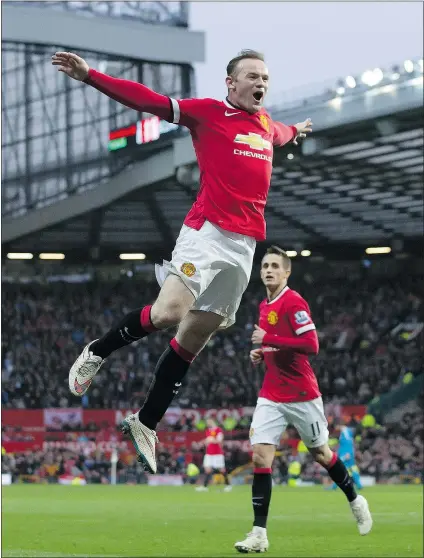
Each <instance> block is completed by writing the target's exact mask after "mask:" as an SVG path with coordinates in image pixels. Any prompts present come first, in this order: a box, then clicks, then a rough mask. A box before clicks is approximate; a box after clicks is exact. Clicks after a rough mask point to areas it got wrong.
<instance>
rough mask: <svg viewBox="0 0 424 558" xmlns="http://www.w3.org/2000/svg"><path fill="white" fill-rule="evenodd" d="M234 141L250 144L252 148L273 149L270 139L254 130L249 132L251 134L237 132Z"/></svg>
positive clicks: (258, 149)
mask: <svg viewBox="0 0 424 558" xmlns="http://www.w3.org/2000/svg"><path fill="white" fill-rule="evenodd" d="M234 141H235V143H243V144H245V145H248V146H249V147H250V148H251V149H256V150H257V151H263V150H264V149H267V150H268V151H271V149H272V146H271V142H270V141H268V140H265V139H264V138H263V137H262V136H260V135H259V134H255V133H253V132H249V134H237V135H236V137H235V140H234Z"/></svg>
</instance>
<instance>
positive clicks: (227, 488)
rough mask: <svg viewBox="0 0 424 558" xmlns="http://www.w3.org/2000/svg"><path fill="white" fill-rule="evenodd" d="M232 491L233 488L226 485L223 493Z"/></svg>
mask: <svg viewBox="0 0 424 558" xmlns="http://www.w3.org/2000/svg"><path fill="white" fill-rule="evenodd" d="M232 489H233V487H232V486H231V484H227V485H226V487H225V488H224V492H231V491H232Z"/></svg>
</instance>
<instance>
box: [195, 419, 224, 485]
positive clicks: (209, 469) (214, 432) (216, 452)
mask: <svg viewBox="0 0 424 558" xmlns="http://www.w3.org/2000/svg"><path fill="white" fill-rule="evenodd" d="M206 424H207V426H208V427H207V429H206V438H205V440H204V444H205V447H206V453H205V457H204V458H203V468H204V470H205V474H206V477H205V481H204V483H203V486H198V487H197V488H196V490H197V491H198V492H202V491H205V490H208V485H209V483H210V480H211V478H212V474H213V472H214V471H218V472H219V473H221V474H222V475H224V479H225V484H226V486H225V488H224V491H225V492H229V491H230V490H231V489H232V486H231V484H230V481H229V480H228V475H227V470H226V468H225V458H224V447H223V445H224V432H223V431H222V428H220V427H219V426H218V425H217V423H216V422H215V421H214V420H213V419H208V420H207V422H206Z"/></svg>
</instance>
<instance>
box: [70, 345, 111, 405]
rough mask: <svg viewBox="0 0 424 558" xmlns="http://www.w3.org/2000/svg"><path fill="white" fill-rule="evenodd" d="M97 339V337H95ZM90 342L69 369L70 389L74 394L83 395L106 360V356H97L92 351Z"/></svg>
mask: <svg viewBox="0 0 424 558" xmlns="http://www.w3.org/2000/svg"><path fill="white" fill-rule="evenodd" d="M95 341H97V339H95ZM93 343H94V341H92V342H91V343H89V344H88V345H87V346H86V347H85V348H84V350H83V352H82V353H81V354H80V356H79V357H78V358H77V360H76V361H75V362H74V364H73V365H72V368H71V369H70V371H69V389H70V390H71V393H72V394H73V395H77V396H78V397H82V396H83V395H84V393H85V392H86V391H87V390H88V388H89V387H90V386H91V382H92V381H93V378H94V376H95V375H96V374H97V372H98V371H99V370H100V368H101V366H102V364H103V363H104V362H106V359H105V358H102V357H99V356H96V355H95V354H93V353H92V352H91V351H90V345H92V344H93Z"/></svg>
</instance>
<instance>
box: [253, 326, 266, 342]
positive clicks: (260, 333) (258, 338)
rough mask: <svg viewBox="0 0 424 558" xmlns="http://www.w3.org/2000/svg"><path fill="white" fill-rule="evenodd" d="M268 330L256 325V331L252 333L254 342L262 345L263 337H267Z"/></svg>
mask: <svg viewBox="0 0 424 558" xmlns="http://www.w3.org/2000/svg"><path fill="white" fill-rule="evenodd" d="M265 334H266V331H265V330H264V329H262V328H260V327H259V326H258V325H255V331H254V332H253V333H252V343H253V344H255V345H262V341H263V338H264V337H265Z"/></svg>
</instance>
